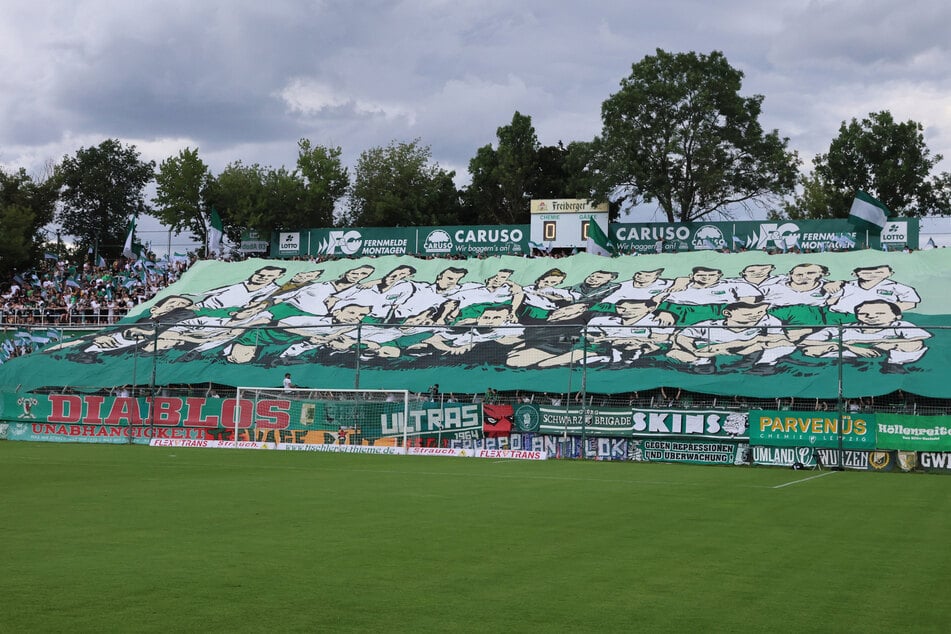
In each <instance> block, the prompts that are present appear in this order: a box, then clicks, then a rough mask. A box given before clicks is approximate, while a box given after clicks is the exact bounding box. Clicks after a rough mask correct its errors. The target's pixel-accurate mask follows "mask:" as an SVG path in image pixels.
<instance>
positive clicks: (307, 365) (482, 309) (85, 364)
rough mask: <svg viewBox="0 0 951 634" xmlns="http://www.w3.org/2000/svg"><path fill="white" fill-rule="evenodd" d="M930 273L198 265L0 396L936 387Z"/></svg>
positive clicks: (946, 317) (790, 262)
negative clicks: (129, 391)
mask: <svg viewBox="0 0 951 634" xmlns="http://www.w3.org/2000/svg"><path fill="white" fill-rule="evenodd" d="M949 270H951V250H948V249H931V250H928V251H918V252H914V253H901V252H881V251H868V250H866V251H856V252H847V253H809V254H785V255H784V254H780V255H767V254H763V253H762V252H746V253H735V254H724V253H715V252H689V253H680V254H661V255H643V256H636V257H632V256H623V257H599V256H594V255H589V254H579V255H574V256H570V257H565V258H548V257H536V258H525V257H513V256H507V255H501V256H492V257H485V258H469V259H464V260H463V259H445V258H432V259H420V258H415V257H408V256H395V255H384V256H379V257H364V258H354V259H349V258H340V259H333V260H327V261H320V262H318V261H304V260H257V259H251V260H246V261H242V262H235V263H227V262H217V261H203V262H199V263H197V264H195V265H194V266H193V267H192V268H191V269H189V271H188V272H187V273H186V274H185V275H183V277H182V279H181V280H179V281H178V282H176V283H175V284H173V285H171V286H169V287H168V288H166V289H164V290H163V291H162V292H160V293H159V294H158V295H157V296H156V297H155V298H154V299H153V300H150V301H149V302H146V303H143V304H141V305H139V306H138V307H136V308H135V309H134V310H133V311H132V313H131V314H130V315H128V316H126V317H125V318H123V319H122V320H121V321H120V322H119V323H117V324H114V325H110V326H108V327H104V328H103V329H102V330H99V331H97V332H94V333H90V334H86V335H83V336H79V337H72V338H69V339H68V340H64V341H57V342H50V343H48V344H46V345H45V347H44V348H43V349H42V350H41V351H39V352H34V353H32V354H29V355H26V356H19V357H16V358H12V359H10V360H9V361H7V362H6V363H3V364H0V391H9V392H18V391H19V392H20V393H23V392H36V391H40V389H41V388H42V389H43V391H54V392H60V393H62V392H63V391H64V388H67V387H68V388H70V389H73V390H76V391H80V390H86V391H96V390H97V389H99V388H101V387H110V388H111V387H116V386H121V385H137V386H152V385H155V386H164V385H198V384H204V385H207V384H208V382H209V381H211V382H213V383H216V384H219V385H230V386H248V385H252V386H273V387H278V386H280V385H281V381H282V379H283V377H284V374H285V373H291V374H292V375H293V382H294V384H295V385H298V386H302V387H312V388H314V389H340V388H354V387H363V388H382V389H387V388H391V389H395V388H401V389H409V390H412V391H414V392H426V391H428V390H429V388H430V387H431V386H432V385H434V384H439V385H440V389H441V391H442V392H443V393H450V392H452V393H455V394H457V395H465V396H466V397H469V398H471V397H472V395H473V394H475V393H479V394H483V393H485V391H486V389H487V388H492V389H494V390H498V391H516V390H519V391H529V392H533V393H544V392H549V393H556V394H566V393H568V392H571V393H576V392H577V391H578V389H579V386H581V385H584V386H585V387H586V390H587V392H588V393H589V394H619V393H629V392H635V391H647V390H653V389H659V388H662V387H666V388H668V389H673V390H676V389H684V390H689V391H691V392H697V393H702V394H710V395H716V396H729V397H730V398H731V399H732V398H733V397H734V396H742V397H752V398H775V397H777V396H779V395H782V396H784V397H796V398H797V399H798V398H799V397H808V398H821V399H834V398H837V397H839V396H842V397H843V398H853V397H866V396H877V395H881V394H889V393H892V392H895V391H896V390H903V391H905V392H908V393H913V394H919V395H922V396H929V397H936V398H947V397H948V396H949V395H951V392H949V386H948V381H947V368H948V367H951V293H948V292H947V288H946V287H947V279H948V278H947V271H949ZM840 386H841V394H840V390H839V387H840ZM720 400H721V402H726V401H723V399H722V398H721V399H720ZM555 409H557V408H555ZM550 415H551V416H556V415H557V414H556V413H555V412H552V413H551V414H550ZM612 415H613V414H612ZM619 415H620V416H621V417H622V418H623V417H625V416H627V414H624V413H620V414H619ZM605 416H607V414H605ZM517 418H518V416H516V419H517ZM516 422H517V421H516ZM568 422H569V424H571V425H578V424H580V422H581V421H574V422H572V421H568ZM564 424H565V422H564V421H563V420H561V421H559V422H558V423H555V424H554V425H555V426H556V427H557V426H558V425H561V427H562V428H563V427H564ZM591 424H592V426H594V427H602V428H603V429H604V431H605V432H606V433H627V432H622V431H621V430H623V429H626V428H631V429H632V430H633V431H637V430H636V429H634V426H635V424H636V422H635V421H634V420H630V421H629V420H626V419H625V420H621V419H618V420H613V421H608V420H606V419H605V420H593V421H592V422H591ZM647 424H648V427H649V425H650V421H648V422H647ZM612 430H613V431H612ZM569 433H571V432H570V431H569Z"/></svg>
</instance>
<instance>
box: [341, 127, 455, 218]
mask: <svg viewBox="0 0 951 634" xmlns="http://www.w3.org/2000/svg"><path fill="white" fill-rule="evenodd" d="M431 160H432V151H431V150H430V148H429V146H424V145H421V144H420V141H419V139H415V140H413V141H411V142H410V143H397V142H395V141H394V142H392V143H390V144H389V145H388V146H386V147H375V148H371V149H369V150H365V151H364V152H363V153H361V154H360V158H359V160H358V161H357V166H356V169H355V170H354V178H353V183H352V184H351V186H350V192H349V194H350V209H349V214H348V216H347V217H346V219H345V221H346V223H347V224H349V225H351V226H361V227H392V226H404V227H407V226H413V225H417V226H431V225H446V224H455V223H456V222H458V220H459V218H460V214H461V211H462V207H461V202H460V197H459V192H458V191H457V190H456V186H455V184H454V182H453V177H454V176H455V172H447V171H446V170H444V169H442V168H440V167H439V165H438V164H436V163H432V162H431Z"/></svg>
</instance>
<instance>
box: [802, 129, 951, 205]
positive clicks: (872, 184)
mask: <svg viewBox="0 0 951 634" xmlns="http://www.w3.org/2000/svg"><path fill="white" fill-rule="evenodd" d="M942 158H943V157H942V156H941V155H940V154H936V155H932V154H931V151H930V150H929V149H928V146H927V145H926V144H925V140H924V134H923V128H922V126H921V124H920V123H917V122H915V121H911V120H909V121H905V122H904V123H898V122H896V121H895V119H894V118H893V117H892V115H891V113H890V112H888V111H882V112H873V113H870V114H869V116H868V117H867V118H865V119H862V121H857V120H856V119H854V118H853V119H852V121H850V122H849V123H848V124H847V123H846V122H844V121H843V122H842V125H841V126H839V134H838V136H836V138H835V139H833V140H832V143H831V144H830V145H829V151H828V152H827V153H826V154H819V155H818V156H816V157H815V159H813V171H812V173H810V174H808V175H805V176H803V177H802V178H801V180H800V186H801V191H800V193H799V195H797V196H796V198H795V200H794V202H792V203H790V204H787V205H786V206H785V208H784V210H785V212H786V215H787V216H788V217H791V218H797V219H799V218H844V217H847V216H848V215H849V210H850V208H851V206H852V201H853V199H854V197H855V192H856V191H857V190H862V191H864V192H867V193H869V194H871V195H872V196H875V197H876V198H878V199H879V200H880V201H882V202H883V203H884V204H885V206H886V207H888V208H889V209H890V210H891V211H892V212H893V213H895V214H897V215H901V216H924V215H929V214H942V215H946V214H949V213H951V176H949V174H948V172H943V173H941V174H935V173H934V169H935V166H936V165H937V164H938V163H939V162H940V161H941V160H942Z"/></svg>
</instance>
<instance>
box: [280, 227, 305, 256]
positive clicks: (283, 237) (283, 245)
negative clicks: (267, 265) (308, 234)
mask: <svg viewBox="0 0 951 634" xmlns="http://www.w3.org/2000/svg"><path fill="white" fill-rule="evenodd" d="M277 248H278V251H281V252H282V253H286V252H288V251H300V233H299V232H295V233H281V234H280V235H279V238H278V247H277Z"/></svg>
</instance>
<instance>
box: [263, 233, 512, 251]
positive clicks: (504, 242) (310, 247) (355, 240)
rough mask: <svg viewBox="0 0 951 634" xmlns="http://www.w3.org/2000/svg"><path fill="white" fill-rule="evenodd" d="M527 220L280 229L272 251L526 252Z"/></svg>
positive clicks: (275, 236)
mask: <svg viewBox="0 0 951 634" xmlns="http://www.w3.org/2000/svg"><path fill="white" fill-rule="evenodd" d="M528 252H529V226H528V225H505V226H499V225H466V226H457V227H387V228H380V227H349V228H343V227H342V228H339V229H309V230H306V231H299V232H281V233H275V235H274V238H273V239H272V253H273V254H274V255H276V256H277V257H294V256H299V255H313V256H336V257H368V256H381V255H420V256H428V255H465V256H473V257H477V256H480V255H524V254H526V253H528Z"/></svg>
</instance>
